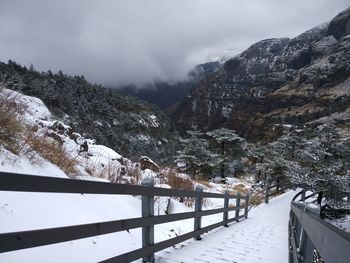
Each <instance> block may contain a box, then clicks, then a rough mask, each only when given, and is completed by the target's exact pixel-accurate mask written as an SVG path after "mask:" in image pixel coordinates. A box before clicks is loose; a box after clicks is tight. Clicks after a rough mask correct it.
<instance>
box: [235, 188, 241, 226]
mask: <svg viewBox="0 0 350 263" xmlns="http://www.w3.org/2000/svg"><path fill="white" fill-rule="evenodd" d="M240 206H241V193H240V192H238V193H237V199H236V216H235V218H236V221H237V222H238V220H239V219H238V217H239V210H240V208H239V207H240Z"/></svg>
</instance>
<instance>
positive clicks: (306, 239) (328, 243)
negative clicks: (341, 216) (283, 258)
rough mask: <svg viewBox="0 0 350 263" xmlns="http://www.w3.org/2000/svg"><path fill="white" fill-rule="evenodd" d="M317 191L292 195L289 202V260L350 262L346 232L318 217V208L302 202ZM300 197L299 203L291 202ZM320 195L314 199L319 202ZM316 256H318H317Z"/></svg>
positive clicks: (349, 246) (349, 244) (349, 249)
mask: <svg viewBox="0 0 350 263" xmlns="http://www.w3.org/2000/svg"><path fill="white" fill-rule="evenodd" d="M317 194H319V193H313V194H310V195H308V196H305V191H302V192H300V193H298V195H296V196H295V197H294V199H293V201H292V203H291V211H290V217H289V227H288V229H289V231H288V232H289V233H288V234H289V263H301V262H303V263H312V262H322V261H319V259H318V261H317V260H316V259H317V258H318V257H319V256H321V258H322V260H323V261H324V262H326V263H348V262H350V234H349V233H346V232H344V231H342V230H341V229H339V228H337V227H335V226H333V225H332V224H330V223H328V222H326V221H324V220H322V219H321V218H320V208H315V207H317V206H315V205H313V206H310V204H309V205H308V203H306V202H305V201H306V200H307V199H309V198H311V197H314V196H315V195H317ZM299 196H300V197H301V202H297V201H295V200H296V198H297V197H299ZM321 200H322V194H321V193H320V194H319V195H318V198H317V203H318V204H319V205H320V203H321ZM318 255H319V256H318Z"/></svg>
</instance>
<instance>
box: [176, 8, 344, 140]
mask: <svg viewBox="0 0 350 263" xmlns="http://www.w3.org/2000/svg"><path fill="white" fill-rule="evenodd" d="M349 21H350V8H349V9H347V10H345V11H343V12H342V13H340V14H339V15H337V16H336V17H335V18H334V19H332V21H331V22H330V23H325V24H323V25H320V26H317V27H315V28H313V29H311V30H309V31H306V32H305V33H303V34H301V35H299V36H297V37H295V38H293V39H288V38H276V39H266V40H262V41H260V42H258V43H256V44H254V45H252V46H251V47H249V48H248V49H247V50H246V51H244V52H243V53H241V54H239V55H237V56H235V57H233V58H231V59H230V60H228V61H227V62H226V63H225V64H224V67H223V68H222V69H220V70H219V71H218V72H216V73H214V74H212V75H210V76H209V77H207V78H205V79H204V80H202V81H201V82H200V83H199V84H198V85H197V86H196V87H195V88H194V89H193V90H192V91H191V92H190V93H189V94H188V95H187V97H186V98H185V99H184V100H183V101H182V103H181V104H180V106H179V107H178V110H177V113H176V122H177V124H178V125H179V126H185V127H187V128H189V127H191V126H197V127H198V128H200V129H203V130H212V129H215V128H218V127H222V126H225V127H227V128H231V129H234V130H236V131H237V132H238V133H239V134H240V135H241V136H245V137H247V138H249V139H251V140H260V139H264V138H265V139H266V138H269V137H271V136H273V135H272V134H271V131H272V128H271V127H272V126H273V125H274V124H281V123H282V124H283V123H285V124H302V123H305V122H307V121H311V120H316V119H319V118H321V117H326V116H330V115H332V114H333V115H332V116H333V117H332V118H331V119H333V120H334V119H336V120H335V121H336V122H337V121H341V122H345V123H348V124H349V119H350V118H349V116H350V114H349V112H350V108H349V105H350V97H349V93H350V88H349V86H350V82H349V81H350V37H349V34H350V29H349V26H348V25H349ZM335 115H336V116H337V117H334V116H335ZM339 116H341V120H339V118H338V117H339Z"/></svg>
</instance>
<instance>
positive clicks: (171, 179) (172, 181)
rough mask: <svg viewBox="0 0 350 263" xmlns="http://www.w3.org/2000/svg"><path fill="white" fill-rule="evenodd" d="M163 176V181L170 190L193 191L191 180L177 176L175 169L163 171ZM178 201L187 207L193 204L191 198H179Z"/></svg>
mask: <svg viewBox="0 0 350 263" xmlns="http://www.w3.org/2000/svg"><path fill="white" fill-rule="evenodd" d="M163 176H164V177H163V178H164V179H165V183H166V184H168V185H170V187H171V188H172V189H179V190H187V191H193V190H194V183H193V181H192V179H190V178H187V177H182V176H179V175H178V173H177V172H176V170H175V169H168V170H165V171H164V173H163ZM178 200H179V201H180V202H182V203H184V204H185V205H187V206H192V205H193V203H194V198H193V197H184V198H183V197H179V198H178Z"/></svg>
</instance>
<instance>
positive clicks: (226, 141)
mask: <svg viewBox="0 0 350 263" xmlns="http://www.w3.org/2000/svg"><path fill="white" fill-rule="evenodd" d="M206 134H207V135H208V136H209V137H211V138H212V139H213V140H214V141H215V142H216V144H218V146H219V147H220V154H221V157H222V160H223V161H222V162H221V178H225V163H226V164H227V163H231V165H230V167H231V168H232V169H233V170H234V171H235V173H237V172H238V171H241V170H242V162H241V157H242V156H243V155H244V150H243V147H244V142H245V140H244V139H243V138H241V137H239V136H238V135H237V134H236V133H235V131H233V130H229V129H226V128H220V129H216V130H213V131H210V132H207V133H206Z"/></svg>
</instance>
